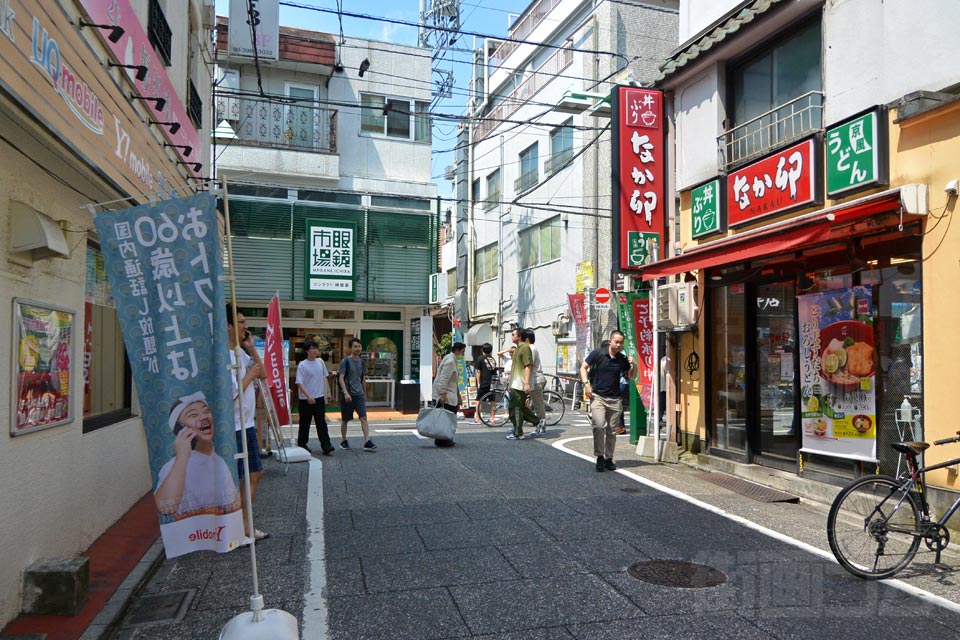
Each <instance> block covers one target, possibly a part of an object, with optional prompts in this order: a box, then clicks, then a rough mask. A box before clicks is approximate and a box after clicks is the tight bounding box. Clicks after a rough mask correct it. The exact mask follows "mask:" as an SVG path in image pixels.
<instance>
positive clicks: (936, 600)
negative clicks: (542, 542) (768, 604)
mask: <svg viewBox="0 0 960 640" xmlns="http://www.w3.org/2000/svg"><path fill="white" fill-rule="evenodd" d="M592 439H593V436H579V437H576V438H565V439H563V440H558V441H557V442H554V443H553V444H552V446H553V447H554V448H555V449H558V450H559V451H563V452H564V453H567V454H570V455H572V456H576V457H578V458H582V459H584V460H587V461H589V462H593V461H594V459H593V457H592V456H588V455H586V454H583V453H580V452H578V451H573V450H571V449H567V448H566V447H565V445H566V444H567V443H569V442H574V441H576V440H592ZM615 473H619V474H620V475H622V476H625V477H627V478H630V479H631V480H634V481H636V482H639V483H640V484H643V485H646V486H648V487H650V488H651V489H656V490H657V491H661V492H663V493H666V494H667V495H671V496H673V497H674V498H679V499H680V500H683V501H684V502H688V503H690V504H692V505H695V506H698V507H700V508H701V509H706V510H707V511H710V512H711V513H715V514H717V515H719V516H723V517H724V518H727V519H728V520H732V521H734V522H736V523H738V524H742V525H743V526H745V527H747V528H750V529H753V530H754V531H758V532H760V533H762V534H764V535H766V536H769V537H771V538H773V539H774V540H779V541H781V542H786V543H787V544H790V545H793V546H795V547H797V548H799V549H803V550H804V551H807V552H809V553H812V554H814V555H816V556H820V557H821V558H825V559H827V560H829V561H831V562H833V563H835V564H839V563H837V559H836V558H834V557H833V554H832V553H830V552H829V551H825V550H823V549H820V548H818V547H815V546H813V545H811V544H807V543H806V542H803V541H802V540H797V539H796V538H791V537H790V536H788V535H785V534H783V533H780V532H779V531H774V530H773V529H768V528H767V527H764V526H763V525H759V524H757V523H756V522H751V521H750V520H747V519H746V518H742V517H740V516H738V515H736V514H733V513H730V512H728V511H724V510H723V509H721V508H720V507H716V506H714V505H712V504H707V503H706V502H702V501H701V500H697V499H696V498H692V497H690V496H688V495H687V494H685V493H682V492H680V491H677V490H675V489H671V488H670V487H665V486H663V485H662V484H659V483H657V482H654V481H653V480H648V479H647V478H642V477H640V476H638V475H637V474H635V473H633V472H631V471H627V470H625V469H617V470H616V471H615ZM881 584H886V585H890V586H891V587H894V588H896V589H899V590H900V591H903V592H904V593H909V594H910V595H912V596H915V597H917V598H920V599H921V600H926V601H928V602H930V603H931V604H935V605H938V606H940V607H943V608H944V609H949V610H951V611H953V612H954V613H960V603H956V602H953V601H952V600H947V599H946V598H944V597H942V596H938V595H936V594H933V593H930V592H929V591H925V590H923V589H921V588H919V587H915V586H913V585H910V584H907V583H906V582H902V581H900V580H897V579H895V578H894V579H888V580H883V581H881Z"/></svg>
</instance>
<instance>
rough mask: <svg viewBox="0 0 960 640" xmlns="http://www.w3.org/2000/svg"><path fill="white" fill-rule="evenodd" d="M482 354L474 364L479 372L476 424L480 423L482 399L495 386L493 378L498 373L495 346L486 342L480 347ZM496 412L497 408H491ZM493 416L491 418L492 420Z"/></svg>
mask: <svg viewBox="0 0 960 640" xmlns="http://www.w3.org/2000/svg"><path fill="white" fill-rule="evenodd" d="M480 351H481V352H482V353H481V355H480V357H479V358H477V359H476V361H475V362H474V363H473V368H474V369H475V370H476V372H477V411H476V415H474V416H473V421H474V422H475V423H479V422H480V398H482V397H483V396H485V395H486V394H487V393H489V392H490V387H491V386H493V376H494V374H495V373H496V372H497V361H496V360H494V359H493V355H492V354H493V345H492V344H490V343H489V342H484V343H483V346H481V347H480ZM494 411H496V407H490V412H491V413H493V412H494ZM492 418H493V416H491V420H492Z"/></svg>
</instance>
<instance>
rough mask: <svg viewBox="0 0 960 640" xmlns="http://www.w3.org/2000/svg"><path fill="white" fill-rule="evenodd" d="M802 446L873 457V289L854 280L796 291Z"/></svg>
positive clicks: (841, 455)
mask: <svg viewBox="0 0 960 640" xmlns="http://www.w3.org/2000/svg"><path fill="white" fill-rule="evenodd" d="M797 308H798V312H799V317H800V351H799V359H800V402H801V404H800V417H801V425H802V429H803V448H802V449H801V451H803V452H810V453H818V454H824V455H830V456H836V457H839V458H850V459H853V460H863V461H867V462H874V461H876V459H877V458H876V455H877V453H876V452H877V415H876V381H877V373H876V361H877V356H876V349H875V346H874V345H875V343H874V330H873V294H872V291H871V289H870V287H864V286H857V287H852V288H849V289H838V290H832V291H825V292H822V293H814V294H809V295H803V296H797Z"/></svg>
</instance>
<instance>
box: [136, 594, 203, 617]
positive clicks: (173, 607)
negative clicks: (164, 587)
mask: <svg viewBox="0 0 960 640" xmlns="http://www.w3.org/2000/svg"><path fill="white" fill-rule="evenodd" d="M193 595H194V590H193V589H187V590H186V591H171V592H169V593H154V594H148V595H142V596H140V597H139V598H137V601H136V602H135V603H134V604H133V605H132V606H131V607H130V613H129V616H128V622H129V624H163V623H168V622H179V621H180V620H182V619H183V617H184V616H185V615H186V614H187V608H188V607H189V606H190V602H191V601H192V600H193Z"/></svg>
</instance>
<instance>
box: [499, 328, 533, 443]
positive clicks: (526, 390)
mask: <svg viewBox="0 0 960 640" xmlns="http://www.w3.org/2000/svg"><path fill="white" fill-rule="evenodd" d="M525 335H526V329H520V328H519V327H518V328H516V329H514V330H513V333H512V334H511V339H512V340H513V343H514V344H515V345H517V348H516V350H515V351H514V352H513V365H512V366H511V368H510V422H512V423H513V433H509V434H507V440H523V439H524V435H523V421H524V420H526V421H528V422H530V423H531V424H533V425H534V427H536V425H537V424H538V423H539V422H540V418H538V417H537V414H535V413H534V412H533V410H532V409H531V408H530V406H529V405H528V404H527V400H528V399H529V398H530V391H531V390H532V389H533V385H535V384H536V380H534V379H533V352H532V351H530V345H529V344H528V343H527V342H525V339H526V338H525Z"/></svg>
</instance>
